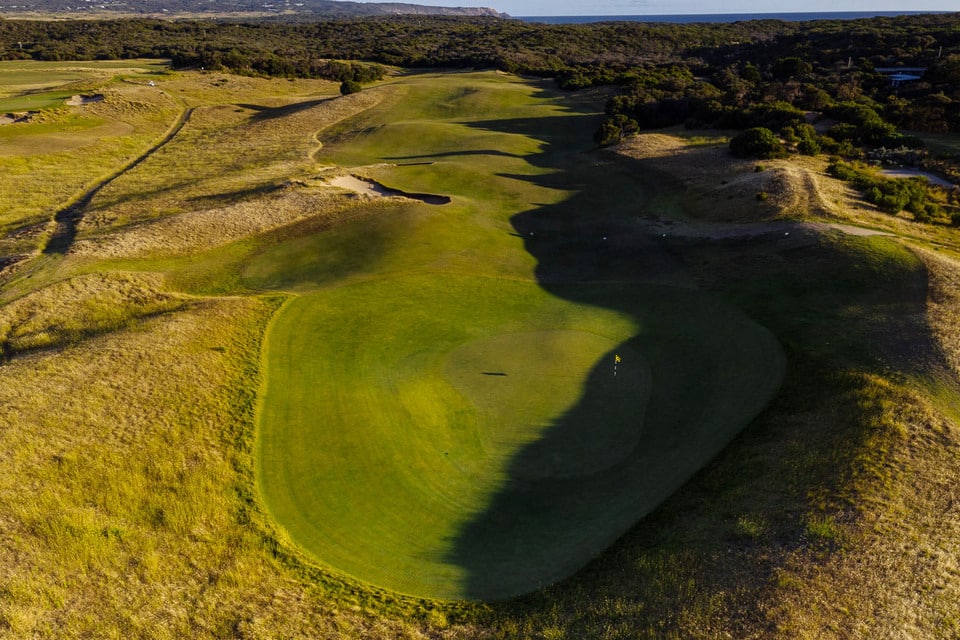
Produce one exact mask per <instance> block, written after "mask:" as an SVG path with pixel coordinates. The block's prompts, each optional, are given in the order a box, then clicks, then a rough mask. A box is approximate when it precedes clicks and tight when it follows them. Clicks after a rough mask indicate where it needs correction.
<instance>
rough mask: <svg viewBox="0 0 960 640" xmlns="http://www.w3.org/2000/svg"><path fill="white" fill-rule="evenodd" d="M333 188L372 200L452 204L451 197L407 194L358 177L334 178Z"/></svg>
mask: <svg viewBox="0 0 960 640" xmlns="http://www.w3.org/2000/svg"><path fill="white" fill-rule="evenodd" d="M329 183H330V185H331V186H334V187H338V188H340V189H346V190H348V191H352V192H354V193H356V194H359V195H362V196H368V197H371V198H382V197H389V196H399V197H403V198H410V199H412V200H420V201H421V202H425V203H427V204H437V205H439V204H447V203H449V202H450V198H449V196H438V195H433V194H429V193H406V192H404V191H400V190H398V189H391V188H389V187H385V186H383V185H382V184H380V183H379V182H375V181H373V180H368V179H366V178H362V179H361V178H357V177H356V176H350V175H346V176H337V177H336V178H332V179H331V180H330V181H329Z"/></svg>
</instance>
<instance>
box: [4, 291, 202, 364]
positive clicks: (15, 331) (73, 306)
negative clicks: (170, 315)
mask: <svg viewBox="0 0 960 640" xmlns="http://www.w3.org/2000/svg"><path fill="white" fill-rule="evenodd" d="M158 280H159V278H157V277H147V276H143V275H131V274H93V275H87V276H78V277H75V278H71V279H68V280H65V281H62V282H59V283H57V284H54V285H51V286H48V287H45V288H43V289H40V290H38V291H35V292H33V293H30V294H28V295H26V296H24V297H23V298H20V299H18V300H16V301H14V302H11V303H9V304H7V305H5V306H3V307H2V308H0V355H2V357H5V358H10V357H12V356H14V355H18V354H22V353H24V352H27V351H34V350H37V349H46V348H50V347H55V346H62V345H66V344H72V343H75V342H77V341H79V340H81V339H83V338H86V337H89V336H91V335H96V334H99V333H105V332H111V331H116V330H118V329H121V328H124V327H127V326H130V325H131V324H132V323H134V322H135V321H136V320H137V319H140V318H144V317H148V316H153V315H158V314H161V313H167V312H170V311H174V310H177V309H180V308H182V307H184V306H185V305H186V304H187V303H186V301H185V300H184V299H183V298H182V297H179V296H176V295H172V294H169V293H164V292H162V291H160V290H159V287H158V285H159V282H158Z"/></svg>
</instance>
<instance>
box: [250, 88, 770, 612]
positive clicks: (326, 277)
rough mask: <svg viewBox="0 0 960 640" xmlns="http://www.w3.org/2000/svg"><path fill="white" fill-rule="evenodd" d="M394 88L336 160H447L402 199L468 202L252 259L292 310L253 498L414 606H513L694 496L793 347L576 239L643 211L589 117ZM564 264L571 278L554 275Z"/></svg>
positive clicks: (275, 368) (723, 307) (480, 92)
mask: <svg viewBox="0 0 960 640" xmlns="http://www.w3.org/2000/svg"><path fill="white" fill-rule="evenodd" d="M400 86H401V87H402V91H399V92H398V93H397V94H396V95H395V96H393V97H391V99H389V100H386V101H385V102H384V105H383V106H382V107H381V108H379V109H380V110H379V111H375V112H373V113H368V114H364V115H363V116H362V117H361V118H359V119H358V120H357V121H356V122H348V123H345V124H344V125H343V131H344V133H343V138H344V139H345V140H349V142H347V143H343V144H342V154H343V155H342V157H341V156H338V155H337V148H336V147H335V145H330V146H325V153H328V154H331V155H330V156H329V158H327V159H329V160H330V161H335V162H338V163H339V164H343V165H347V164H349V163H355V164H361V163H362V164H365V165H374V164H376V161H377V160H378V159H383V158H423V157H427V156H428V155H429V153H430V149H435V148H439V149H441V150H443V153H440V154H439V155H438V156H437V157H436V158H434V159H432V160H431V161H430V162H432V164H429V165H425V164H423V163H418V164H416V165H415V166H410V167H398V168H396V169H393V170H390V169H382V170H383V171H391V175H389V176H387V177H386V178H385V182H387V183H389V184H391V186H396V187H397V188H400V189H403V190H405V191H411V192H431V193H443V194H450V195H452V196H453V197H454V199H453V203H452V204H451V205H448V206H446V207H430V206H429V205H408V206H404V207H397V208H396V209H392V210H389V211H387V212H386V213H385V214H383V215H381V214H377V215H375V216H372V217H370V218H368V219H365V220H361V221H354V222H351V223H348V224H344V225H341V226H339V227H336V228H334V229H331V230H329V231H327V232H324V233H320V234H317V235H315V236H311V237H306V238H290V239H288V240H286V241H283V242H281V243H279V244H276V245H272V246H270V247H266V248H265V249H264V250H263V251H262V252H261V253H260V254H259V255H258V256H255V257H254V258H253V259H251V260H250V261H249V262H248V263H247V264H246V266H245V271H244V274H245V275H244V277H245V279H246V281H247V282H248V283H249V284H251V285H252V286H258V287H263V288H282V289H287V290H291V291H297V292H298V293H299V295H298V296H297V297H295V298H293V299H292V300H291V301H290V302H289V303H288V304H287V305H286V306H285V307H284V308H283V310H282V311H281V312H280V313H279V314H278V315H277V317H276V318H275V319H274V322H273V324H272V325H271V329H270V331H269V333H268V336H267V341H266V347H265V351H264V356H263V357H264V371H265V373H266V375H265V385H264V389H263V392H262V395H261V404H260V414H259V432H258V441H257V446H258V449H257V455H258V463H259V475H258V483H259V489H260V492H261V495H262V497H263V500H264V502H265V504H266V506H267V508H268V509H269V511H270V513H271V514H272V515H273V516H274V518H275V519H276V521H277V522H278V523H279V524H280V525H281V526H282V527H283V529H284V530H285V531H286V532H287V534H288V535H289V538H290V541H291V543H292V544H294V545H297V546H298V547H300V548H301V549H302V550H303V552H304V553H306V554H308V555H309V556H311V557H313V558H315V559H316V560H317V561H318V562H319V563H322V564H324V565H327V566H330V567H333V568H335V569H337V570H340V571H342V572H345V573H347V574H349V575H351V576H353V577H355V578H357V579H359V580H361V581H364V582H367V583H370V584H373V585H377V586H379V587H383V588H387V589H390V590H394V591H398V592H402V593H406V594H411V595H415V596H423V597H430V598H444V599H457V598H468V599H499V598H506V597H510V596H514V595H518V594H522V593H526V592H529V591H532V590H535V589H537V588H539V587H541V586H543V585H546V584H550V583H552V582H555V581H557V580H559V579H562V578H563V577H566V576H569V575H570V574H572V573H573V572H575V571H576V570H577V569H579V568H581V567H582V566H583V565H584V564H585V563H586V562H587V561H588V560H589V559H590V558H592V557H594V556H596V555H597V554H599V553H601V552H602V551H603V549H605V548H606V547H608V546H609V545H610V544H611V543H612V542H613V541H614V540H616V538H617V537H619V536H620V535H622V534H623V533H624V532H625V531H626V530H627V529H628V528H629V527H630V526H631V525H633V524H634V523H635V522H636V521H637V519H639V518H640V517H642V516H643V515H645V514H646V513H649V512H650V511H651V510H652V509H653V508H655V507H656V506H657V505H658V504H659V503H660V502H662V501H663V500H664V499H665V498H666V497H667V496H669V495H670V494H671V493H672V492H674V491H675V490H676V489H677V488H678V487H679V486H680V485H681V484H682V483H683V482H685V481H686V480H687V479H689V477H690V476H691V475H692V474H693V473H695V472H696V471H697V470H698V469H700V468H701V467H702V466H703V465H704V464H705V463H706V462H707V461H709V460H710V459H711V458H712V457H713V456H714V455H716V453H717V452H718V451H719V450H720V449H721V448H722V447H723V446H724V445H725V444H726V443H727V442H729V441H730V439H731V438H733V436H734V435H736V434H737V433H738V432H739V431H740V429H742V428H743V426H744V425H746V424H747V422H749V420H751V419H752V418H753V417H754V416H755V415H756V414H757V413H758V412H759V411H760V410H761V409H762V408H763V407H764V406H765V405H766V403H767V402H768V401H769V399H770V398H771V397H772V395H773V394H774V393H775V391H776V389H777V388H778V386H779V383H780V380H781V378H782V375H783V368H784V361H783V356H782V353H781V351H780V349H779V347H778V345H777V343H776V341H775V340H774V339H773V337H772V336H771V335H770V334H769V333H768V332H767V331H766V330H765V329H763V328H762V327H760V326H759V325H757V324H756V323H754V322H753V321H751V320H750V319H749V318H747V317H746V316H745V315H744V314H742V313H741V312H739V311H738V310H737V309H736V308H734V307H733V306H731V305H730V304H729V303H726V302H724V301H722V300H718V299H715V298H713V297H711V296H709V295H706V294H704V293H702V292H698V291H695V290H690V289H687V288H682V287H678V286H669V285H664V284H658V283H662V282H664V281H669V280H670V278H668V277H665V276H664V274H667V275H669V273H670V270H671V269H674V268H675V265H674V264H673V263H672V261H671V260H672V259H671V258H670V256H669V254H667V253H666V252H664V251H662V250H659V249H657V247H656V246H655V245H652V244H650V243H649V242H645V241H644V242H641V241H640V240H637V242H638V243H639V244H637V245H636V246H632V248H631V251H630V253H629V254H616V255H613V254H611V252H610V249H609V245H608V244H607V243H606V242H605V241H601V239H600V235H599V234H597V233H595V232H594V231H593V230H589V229H588V230H583V229H580V228H574V229H571V228H570V226H569V220H570V219H571V217H572V219H575V220H579V219H581V218H582V217H583V216H582V215H581V214H580V213H579V212H580V211H589V212H590V217H589V218H588V219H589V220H591V221H594V222H598V223H601V224H606V223H607V222H608V221H616V220H618V219H622V218H623V217H631V216H633V215H634V212H633V208H634V207H636V202H637V201H638V198H639V195H638V194H637V189H638V187H637V186H636V184H634V181H633V180H631V179H630V178H629V176H627V177H625V176H624V175H623V174H621V173H617V172H611V171H609V170H607V169H605V168H604V167H602V166H599V165H598V164H597V163H595V162H594V161H593V158H592V157H590V156H588V155H586V154H582V153H580V151H582V150H583V149H584V148H589V146H590V144H591V142H590V134H591V133H592V130H593V129H592V128H591V123H593V122H595V113H590V112H588V111H587V110H585V109H583V105H579V106H577V109H579V110H580V113H577V114H574V115H572V114H571V112H572V111H573V110H574V109H573V106H571V104H572V103H568V102H567V101H569V100H570V98H566V97H564V96H563V95H562V94H556V93H552V92H550V91H547V90H545V89H543V88H542V87H541V88H540V89H539V90H536V91H535V90H534V89H533V88H532V87H531V86H529V85H528V84H525V83H523V82H521V81H519V80H517V79H513V78H506V77H500V76H496V75H494V74H452V75H450V76H429V75H427V76H418V77H414V78H408V79H406V80H404V81H403V82H402V83H401V85H400ZM466 89H469V90H466ZM397 96H399V97H397ZM565 105H566V108H565ZM574 106H575V105H574ZM498 115H500V116H503V117H502V118H499V119H498ZM393 119H402V121H403V122H402V126H400V127H395V126H394V125H393V123H394V120H393ZM418 122H422V123H423V126H422V127H421V126H419V125H418V124H417V123H418ZM378 123H379V124H378ZM354 131H355V132H359V133H353V132H354ZM398 131H399V132H401V133H403V132H407V133H403V135H399V134H398ZM410 131H420V132H421V134H420V135H409V132H410ZM453 141H456V142H458V143H459V144H461V145H462V148H464V149H468V150H470V151H468V152H463V153H460V152H455V151H452V150H450V148H451V147H453V146H454V144H453ZM330 147H334V149H333V150H331V149H330ZM506 169H509V171H510V173H509V174H508V173H506V172H505V170H506ZM571 171H576V172H578V173H577V177H578V184H581V185H586V186H585V187H583V186H581V187H579V188H580V189H584V191H583V192H582V193H581V192H578V191H577V190H576V189H574V188H573V187H570V186H567V184H568V181H567V180H565V179H563V176H564V175H565V173H563V172H571ZM558 177H559V179H558ZM570 182H572V181H570ZM611 194H614V195H615V196H616V197H614V195H611ZM598 203H604V206H603V207H602V208H598ZM608 205H609V206H608ZM571 214H572V216H571ZM611 224H612V222H611ZM520 228H523V229H524V233H522V234H521V233H518V232H517V230H518V229H520ZM533 229H536V230H537V235H536V236H535V237H532V238H531V234H530V231H529V230H533ZM570 234H572V235H573V238H574V240H575V241H576V242H573V243H568V244H564V242H565V238H566V237H568V235H570ZM540 238H544V240H543V241H542V242H544V244H536V243H535V242H540ZM634 254H636V255H637V256H638V260H640V261H639V262H637V260H634V259H633V258H632V257H631V256H632V255H634ZM531 256H533V257H535V258H536V261H534V260H532V259H531ZM554 263H558V264H560V266H561V267H562V268H561V269H559V270H555V271H553V273H556V274H560V275H561V276H562V277H560V278H555V279H554V280H552V281H551V282H550V283H549V285H543V284H541V283H539V282H538V281H537V279H536V278H535V277H534V268H537V269H541V270H543V272H544V273H551V269H552V268H554ZM636 264H640V265H641V267H642V268H640V267H636V266H630V265H636ZM624 265H626V266H624ZM581 266H582V267H583V273H589V274H591V278H589V280H590V281H585V282H579V278H578V277H577V275H578V268H580V267H581ZM604 269H606V270H607V271H604ZM610 269H613V270H614V271H613V272H610ZM629 269H633V271H630V270H629ZM637 273H640V274H641V275H637ZM597 277H600V280H597ZM604 278H606V281H604ZM618 356H619V362H617V359H618ZM615 364H616V371H614V365H615Z"/></svg>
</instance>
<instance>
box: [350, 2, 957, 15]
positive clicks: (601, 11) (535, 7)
mask: <svg viewBox="0 0 960 640" xmlns="http://www.w3.org/2000/svg"><path fill="white" fill-rule="evenodd" d="M363 1H370V0H363ZM379 1H381V2H382V1H387V0H379ZM393 1H397V2H407V3H410V4H424V5H435V6H445V7H492V8H494V9H496V10H497V11H501V12H504V13H509V14H510V15H511V16H587V15H597V16H614V15H621V16H626V15H644V14H649V15H655V14H667V15H670V14H688V13H790V12H804V13H810V12H827V11H911V12H912V11H960V4H958V2H957V0H909V1H908V0H804V2H797V0H763V1H758V0H593V1H592V2H584V1H583V0H393Z"/></svg>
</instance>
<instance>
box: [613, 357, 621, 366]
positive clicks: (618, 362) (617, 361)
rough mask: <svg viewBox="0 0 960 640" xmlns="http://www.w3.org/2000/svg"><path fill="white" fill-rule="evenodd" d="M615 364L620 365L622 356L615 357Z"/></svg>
mask: <svg viewBox="0 0 960 640" xmlns="http://www.w3.org/2000/svg"><path fill="white" fill-rule="evenodd" d="M613 363H614V364H620V356H619V355H615V356H613Z"/></svg>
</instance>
